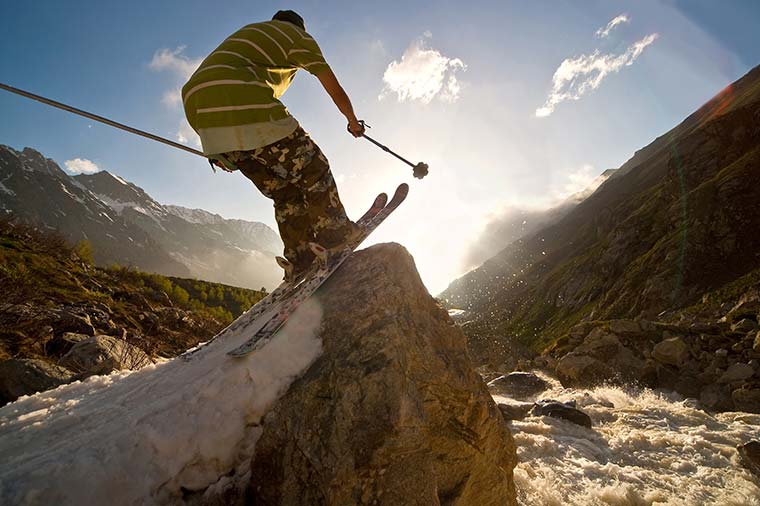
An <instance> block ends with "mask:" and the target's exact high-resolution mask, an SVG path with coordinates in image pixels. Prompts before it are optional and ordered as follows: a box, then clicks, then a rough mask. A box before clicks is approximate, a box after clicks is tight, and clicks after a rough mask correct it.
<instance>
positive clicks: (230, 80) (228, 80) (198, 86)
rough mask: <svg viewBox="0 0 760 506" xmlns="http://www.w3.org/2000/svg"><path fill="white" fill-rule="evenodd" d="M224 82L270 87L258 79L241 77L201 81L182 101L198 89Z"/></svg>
mask: <svg viewBox="0 0 760 506" xmlns="http://www.w3.org/2000/svg"><path fill="white" fill-rule="evenodd" d="M223 84H248V85H250V86H259V87H261V88H269V86H267V85H266V84H264V83H259V82H256V81H241V80H239V79H219V80H218V81H208V82H206V83H201V84H199V85H197V86H193V87H192V88H190V89H189V90H187V94H186V95H185V96H184V97H183V98H182V102H183V103H185V102H187V99H189V98H190V95H192V94H193V93H195V92H196V91H198V90H202V89H204V88H210V87H212V86H220V85H223Z"/></svg>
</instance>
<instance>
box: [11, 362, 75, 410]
mask: <svg viewBox="0 0 760 506" xmlns="http://www.w3.org/2000/svg"><path fill="white" fill-rule="evenodd" d="M73 376H74V373H73V372H71V371H70V370H68V369H66V368H64V367H59V366H56V365H52V364H49V363H47V362H45V361H44V360H38V359H22V360H17V359H10V360H3V361H2V362H0V406H3V405H5V404H7V403H9V402H13V401H15V400H16V399H18V398H19V397H21V396H22V395H31V394H34V393H36V392H43V391H45V390H50V389H51V388H55V387H57V386H59V385H62V384H64V383H68V382H69V381H71V379H72V377H73Z"/></svg>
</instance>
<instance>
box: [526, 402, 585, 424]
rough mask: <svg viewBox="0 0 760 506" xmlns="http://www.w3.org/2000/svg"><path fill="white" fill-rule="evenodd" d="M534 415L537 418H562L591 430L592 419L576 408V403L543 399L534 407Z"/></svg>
mask: <svg viewBox="0 0 760 506" xmlns="http://www.w3.org/2000/svg"><path fill="white" fill-rule="evenodd" d="M532 413H533V414H534V415H536V416H551V417H552V418H562V419H563V420H567V421H568V422H572V423H574V424H577V425H580V426H582V427H586V428H588V429H590V428H591V417H590V416H588V415H587V414H586V413H584V412H583V411H581V410H580V409H578V408H576V407H575V402H574V401H569V402H560V401H555V400H554V399H542V400H540V401H538V402H537V403H536V404H535V405H534V406H533V410H532Z"/></svg>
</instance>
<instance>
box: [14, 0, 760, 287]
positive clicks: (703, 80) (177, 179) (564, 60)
mask: <svg viewBox="0 0 760 506" xmlns="http://www.w3.org/2000/svg"><path fill="white" fill-rule="evenodd" d="M278 9H293V10H296V11H297V12H299V13H300V14H301V15H302V16H303V17H304V18H305V20H306V24H307V30H308V31H309V32H310V33H311V34H312V35H313V36H314V37H315V38H316V40H317V41H318V42H319V44H320V46H321V48H322V50H323V53H324V54H325V57H326V59H327V61H328V63H329V64H330V65H331V67H332V68H333V70H334V71H335V73H336V75H337V76H338V78H339V80H340V81H341V83H342V84H343V86H344V88H345V89H346V91H347V92H348V94H349V96H350V97H351V99H352V101H353V104H354V108H355V109H356V112H357V115H358V116H359V118H362V119H364V120H366V121H367V123H368V124H370V125H371V126H372V128H371V129H370V130H369V131H368V134H369V135H371V136H373V137H374V138H376V139H377V140H379V141H380V142H382V143H384V144H386V145H388V146H389V147H390V148H391V149H394V150H395V151H397V152H398V153H400V154H401V155H402V156H404V157H406V158H408V159H410V160H412V161H413V162H415V163H416V162H419V161H423V162H426V163H427V164H429V166H430V174H429V176H428V177H427V178H425V179H423V180H416V179H413V178H412V176H411V169H410V168H409V167H407V166H405V165H403V164H402V163H400V162H398V161H397V160H395V159H394V158H392V157H390V156H389V155H388V154H386V153H384V152H382V151H381V150H379V149H378V148H376V147H374V146H372V145H371V144H370V143H369V142H367V141H366V140H362V139H354V138H353V137H351V136H350V135H349V134H348V133H346V130H345V120H344V119H343V117H342V116H341V115H340V113H339V112H338V111H337V109H336V108H335V106H334V105H333V104H332V101H331V100H330V98H329V97H328V96H327V94H326V93H325V92H324V91H323V90H322V89H321V87H320V86H319V83H318V81H317V80H316V79H315V78H313V77H312V76H310V75H309V74H307V73H305V72H299V75H298V76H297V77H296V79H295V82H294V84H293V85H292V86H291V88H290V90H288V92H287V93H286V94H285V95H284V96H283V98H282V100H283V102H284V103H285V105H286V106H287V107H288V109H289V111H290V112H291V114H293V115H294V116H295V117H296V118H297V119H298V120H299V122H300V123H301V125H302V126H303V127H304V128H305V129H306V130H307V131H309V132H310V134H311V135H312V137H313V138H314V139H315V140H316V141H317V143H318V144H319V145H320V147H321V148H322V150H323V151H324V152H325V154H326V155H327V157H328V159H329V160H330V162H331V167H332V170H333V173H334V175H335V177H336V180H337V181H338V186H339V189H340V193H341V197H342V199H343V201H344V203H345V206H346V209H347V211H348V213H349V216H351V217H352V218H358V217H359V216H360V215H361V214H362V213H363V212H364V211H365V210H366V208H367V207H368V206H369V205H370V203H371V202H372V200H373V199H374V197H375V195H376V194H377V193H379V192H381V191H385V192H387V193H389V194H390V193H392V192H393V190H394V189H395V187H396V185H398V184H399V183H401V182H408V183H410V184H411V191H410V195H409V198H408V200H407V202H405V203H404V205H403V206H402V207H401V208H400V209H398V210H397V211H396V212H395V213H394V215H393V216H391V217H390V218H389V219H388V221H387V222H386V223H385V224H384V225H383V226H382V227H381V228H380V229H379V230H377V231H376V232H375V234H373V236H372V238H371V240H370V241H369V242H368V244H371V243H373V242H385V241H395V242H399V243H401V244H403V245H404V246H406V247H407V248H408V249H409V250H410V252H411V253H412V254H413V255H414V257H415V260H416V263H417V267H418V269H419V270H420V273H421V275H422V278H423V281H424V282H425V284H426V285H427V287H428V289H429V290H430V291H431V293H434V294H435V293H438V292H440V291H441V290H443V289H444V288H445V287H446V286H447V285H448V283H449V282H450V281H452V280H453V279H455V278H456V277H458V276H459V275H461V274H463V273H464V272H466V271H467V270H468V269H470V268H473V267H475V266H474V265H469V264H468V260H467V258H468V255H467V251H468V248H469V247H470V246H471V244H472V242H473V241H475V240H476V238H478V237H479V235H480V234H481V233H482V231H483V230H484V229H485V228H486V225H487V224H488V222H489V221H490V220H492V219H494V217H497V216H499V214H500V213H501V212H503V210H504V209H513V208H515V207H518V208H519V207H523V208H530V209H538V208H544V207H548V206H551V205H552V204H554V203H556V202H557V201H558V200H560V199H561V198H562V197H563V196H566V195H568V194H570V193H573V192H574V191H578V190H581V189H583V186H584V185H586V184H588V183H590V182H591V181H592V180H593V179H594V178H595V177H596V176H597V175H598V174H599V173H601V172H602V171H604V170H605V169H608V168H615V167H619V166H620V165H622V164H623V163H624V162H625V161H626V160H627V159H628V158H630V157H631V156H632V155H633V153H634V152H635V151H636V150H637V149H640V148H641V147H643V146H645V145H646V144H648V143H649V142H651V141H652V140H653V139H654V138H656V137H657V136H658V135H660V134H662V133H664V132H665V131H667V130H669V129H670V128H672V127H673V126H675V125H676V124H677V123H678V122H680V121H681V120H682V119H683V118H685V117H686V116H687V115H688V114H690V113H691V112H692V111H694V110H695V109H696V108H697V107H699V106H700V105H701V104H703V103H704V102H705V101H707V100H708V99H709V98H710V97H711V96H713V95H714V94H715V93H717V92H718V91H719V90H720V89H722V88H723V87H724V86H726V85H727V84H729V83H731V82H732V81H734V80H736V79H738V78H739V77H741V76H742V75H743V74H745V73H746V72H747V71H748V70H749V69H751V68H752V67H754V66H755V65H757V64H760V38H758V37H757V35H756V29H757V28H756V27H757V23H758V20H760V2H756V1H754V0H733V1H732V0H726V1H721V2H717V1H711V0H659V1H655V0H639V1H628V2H623V1H614V0H597V1H594V0H588V1H587V0H584V1H581V0H574V1H572V0H564V1H560V0H557V1H536V2H523V1H480V2H478V1H472V2H468V3H467V6H466V8H463V4H462V2H456V1H448V0H444V1H436V2H418V1H414V0H406V1H403V2H401V1H396V0H389V1H386V2H372V3H370V2H348V1H345V2H344V1H329V0H322V1H319V2H317V1H292V2H287V3H284V2H265V1H256V2H253V1H241V0H228V1H225V2H221V3H219V2H207V1H199V0H184V1H182V2H180V1H174V0H163V1H161V2H149V1H142V0H133V1H132V2H114V1H110V0H107V1H102V0H101V1H97V2H96V1H89V0H88V1H77V2H59V1H48V0H39V1H35V2H4V4H3V16H2V19H0V82H3V83H6V84H10V85H12V86H16V87H19V88H23V89H26V90H28V91H31V92H33V93H37V94H40V95H43V96H47V97H50V98H53V99H55V100H59V101H63V102H66V103H69V104H71V105H74V106H76V107H79V108H82V109H85V110H88V111H92V112H95V113H97V114H100V115H103V116H107V117H110V118H112V119H114V120H116V121H119V122H122V123H126V124H128V125H131V126H133V127H136V128H140V129H143V130H147V131H150V132H153V133H156V134H158V135H161V136H165V137H167V138H170V139H172V140H181V141H182V142H185V143H187V144H188V145H189V146H191V147H197V146H196V145H195V144H194V143H195V142H196V141H195V139H194V138H193V135H192V131H191V130H189V129H188V127H187V125H185V124H183V121H184V119H183V112H182V108H181V103H180V102H179V101H178V100H177V96H176V93H177V90H178V89H179V88H180V87H181V86H182V84H183V83H184V81H185V79H186V78H187V76H188V74H189V73H191V72H192V70H193V69H194V67H195V65H197V63H198V62H199V61H200V60H202V59H203V58H204V57H205V56H206V55H207V54H208V53H210V52H211V51H212V50H213V49H214V48H215V47H216V46H217V45H218V44H219V43H220V42H221V41H222V40H223V39H224V38H225V37H226V36H228V35H229V34H231V33H232V32H233V31H235V30H236V29H237V28H239V27H241V26H243V25H245V24H248V23H251V22H255V21H260V20H265V19H269V18H271V15H272V14H273V13H274V12H275V11H276V10H278ZM0 143H1V144H7V145H10V146H11V147H14V148H16V149H22V148H24V147H26V146H29V147H33V148H35V149H37V150H39V151H40V152H42V153H43V154H45V155H46V156H47V157H49V158H52V159H53V160H55V161H56V162H58V163H59V165H61V166H62V167H63V168H65V169H66V170H67V171H69V172H71V173H76V172H83V171H84V172H92V171H97V170H108V171H111V172H113V173H116V174H118V175H120V176H121V177H123V178H124V179H127V180H128V181H131V182H133V183H135V184H137V185H138V186H140V187H142V188H144V189H145V190H146V191H147V192H148V193H149V194H150V195H151V196H153V197H154V198H155V199H156V200H158V201H159V202H161V203H164V204H177V205H183V206H186V207H192V208H203V209H206V210H208V211H212V212H215V213H218V214H221V215H222V216H224V217H227V218H242V219H248V220H255V221H262V222H264V223H267V224H269V225H270V226H273V227H274V225H275V222H274V217H273V210H272V205H271V201H269V200H267V199H266V198H265V197H263V196H261V195H260V194H259V193H258V192H257V191H256V189H255V188H254V187H253V185H252V184H251V183H250V182H248V180H246V179H245V178H244V177H243V176H242V175H241V174H226V173H222V172H218V173H216V174H214V173H212V172H211V170H210V168H209V166H208V164H207V163H206V162H205V160H204V159H202V158H200V157H197V156H194V155H191V154H187V153H184V152H182V151H180V150H176V149H173V148H170V147H167V146H164V145H161V144H158V143H155V142H153V141H149V140H146V139H141V138H139V137H135V136H133V135H130V134H127V133H125V132H121V131H118V130H115V129H113V128H111V127H108V126H105V125H100V124H97V123H93V122H92V121H90V120H87V119H84V118H80V117H77V116H74V115H71V114H69V113H65V112H63V111H59V110H56V109H53V108H50V107H48V106H45V105H42V104H38V103H36V102H32V101H29V100H28V99H24V98H21V97H17V96H14V95H12V94H10V93H7V92H4V91H0Z"/></svg>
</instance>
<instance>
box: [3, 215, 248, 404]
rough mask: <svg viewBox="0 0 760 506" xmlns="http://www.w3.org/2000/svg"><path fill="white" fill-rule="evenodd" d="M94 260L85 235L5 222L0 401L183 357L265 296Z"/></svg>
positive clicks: (4, 401)
mask: <svg viewBox="0 0 760 506" xmlns="http://www.w3.org/2000/svg"><path fill="white" fill-rule="evenodd" d="M90 261H91V258H90V252H89V250H88V248H87V245H86V244H82V245H80V246H79V248H77V250H72V249H71V248H70V247H68V246H67V245H66V242H65V240H64V239H63V238H62V237H60V236H57V235H55V234H50V233H42V232H40V231H38V230H36V229H34V228H31V227H28V226H24V225H19V224H12V223H10V222H0V291H1V292H2V297H0V405H2V404H5V403H6V402H9V401H12V400H14V399H16V398H17V397H18V396H19V395H26V394H31V393H34V392H36V391H39V390H45V389H47V388H51V387H53V386H56V385H58V384H61V383H67V382H69V381H73V380H76V379H82V378H85V377H87V376H91V375H93V374H102V373H107V372H110V371H111V370H114V369H135V368H139V367H141V366H144V365H146V364H148V363H150V362H152V361H154V360H155V359H157V358H159V357H173V356H176V355H177V354H179V353H181V352H183V351H185V350H186V349H188V348H190V347H192V346H194V345H196V344H197V343H198V342H200V341H205V340H208V339H209V338H210V337H211V336H213V335H215V334H216V333H217V332H219V330H221V329H222V328H223V327H224V326H225V325H226V324H228V323H230V322H231V321H232V319H233V318H234V317H237V316H238V315H240V314H241V313H242V312H243V311H245V310H246V309H248V308H249V307H250V306H251V305H253V304H254V303H255V302H257V301H258V300H259V299H260V298H261V297H263V293H262V292H255V291H252V290H245V289H242V288H234V287H230V286H226V285H220V284H215V283H208V282H203V281H197V280H190V279H180V278H168V277H164V276H160V275H157V274H146V273H142V272H139V271H136V270H132V269H126V268H109V269H101V268H96V267H93V266H92V265H91V264H90V263H89V262H90Z"/></svg>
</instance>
